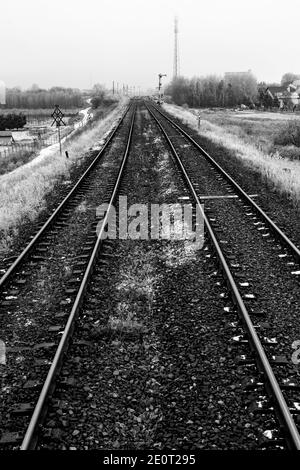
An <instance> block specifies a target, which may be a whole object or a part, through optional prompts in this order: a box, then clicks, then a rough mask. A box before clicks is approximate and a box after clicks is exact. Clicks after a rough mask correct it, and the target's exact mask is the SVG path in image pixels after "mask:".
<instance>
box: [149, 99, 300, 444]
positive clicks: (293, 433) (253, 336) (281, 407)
mask: <svg viewBox="0 0 300 470" xmlns="http://www.w3.org/2000/svg"><path fill="white" fill-rule="evenodd" d="M145 105H146V108H147V109H148V111H149V113H150V114H151V116H152V117H153V118H154V120H155V121H156V123H157V125H158V127H159V128H160V129H161V131H162V133H163V135H164V137H165V139H166V141H167V143H168V145H169V146H170V149H171V152H172V154H173V156H174V157H175V159H176V162H177V163H178V165H179V168H180V170H181V172H182V174H183V176H184V179H185V181H186V183H187V185H188V187H189V189H190V191H191V193H192V195H193V198H194V200H195V202H196V204H197V206H198V207H199V209H200V211H201V214H202V216H203V220H204V222H205V226H206V229H207V231H208V234H209V237H210V239H211V241H212V244H213V247H214V249H215V252H216V254H217V256H218V259H219V263H220V266H221V268H222V270H223V273H224V275H225V279H226V282H227V286H228V288H229V290H230V292H231V294H232V297H233V301H234V303H235V305H236V306H237V309H238V311H239V313H240V317H241V319H242V321H243V323H244V325H245V328H246V330H247V333H248V338H249V341H250V344H251V346H252V349H253V350H254V352H255V354H256V360H257V364H258V367H259V369H260V370H261V371H262V373H263V374H264V377H265V379H266V385H267V390H268V391H269V394H270V395H271V398H272V399H273V400H274V401H275V405H276V406H275V410H276V411H277V414H278V418H279V421H280V423H281V424H282V425H283V426H284V429H285V431H286V440H287V443H288V445H289V447H290V448H291V449H295V450H296V449H297V450H300V435H299V432H298V430H297V426H296V424H295V422H294V420H293V417H292V415H291V413H290V410H289V407H288V405H287V403H286V400H285V398H284V396H283V394H282V391H281V389H280V386H279V384H278V382H277V379H276V377H275V375H274V372H273V370H272V367H271V365H270V362H269V360H268V358H267V356H266V354H265V351H264V348H263V346H262V344H261V342H260V339H259V337H258V335H257V333H256V331H255V328H254V325H253V323H252V321H251V318H250V315H249V313H248V311H247V308H246V306H245V304H244V301H243V299H242V296H241V294H240V292H239V289H238V287H237V285H236V283H235V280H234V278H233V275H232V273H231V271H230V268H229V266H228V264H227V261H226V259H225V256H224V255H223V252H222V249H221V247H220V245H219V243H218V241H217V238H216V236H215V234H214V231H213V229H212V227H211V225H210V223H209V220H208V218H207V217H206V215H205V213H204V210H203V208H202V206H201V202H200V200H199V198H198V196H197V194H196V191H195V189H194V186H193V184H192V182H191V180H190V178H189V176H188V174H187V172H186V169H185V166H184V165H183V163H182V161H181V159H180V157H179V155H178V153H177V152H176V150H175V148H174V146H173V144H172V142H171V140H170V138H169V136H168V134H167V133H166V131H165V129H164V128H163V126H162V125H161V123H160V122H159V120H158V119H157V117H156V116H155V114H154V113H153V112H152V111H151V110H150V108H149V107H148V106H147V104H145Z"/></svg>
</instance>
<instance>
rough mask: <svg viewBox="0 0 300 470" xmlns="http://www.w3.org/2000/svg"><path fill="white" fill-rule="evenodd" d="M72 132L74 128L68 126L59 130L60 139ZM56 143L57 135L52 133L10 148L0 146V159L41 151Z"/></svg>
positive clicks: (18, 143) (15, 143)
mask: <svg viewBox="0 0 300 470" xmlns="http://www.w3.org/2000/svg"><path fill="white" fill-rule="evenodd" d="M73 130H74V126H68V127H66V128H61V131H60V135H61V138H63V137H66V136H67V135H69V134H70V133H71V132H72V131H73ZM56 143H58V134H57V132H53V133H52V134H50V135H47V136H41V137H40V138H35V139H34V140H31V141H25V142H22V141H21V142H14V143H13V144H12V145H10V146H5V147H1V146H0V156H1V157H4V158H5V157H10V156H11V155H13V154H14V153H17V152H20V151H21V152H22V151H23V152H35V151H38V150H41V149H42V148H44V147H48V146H49V145H53V144H56Z"/></svg>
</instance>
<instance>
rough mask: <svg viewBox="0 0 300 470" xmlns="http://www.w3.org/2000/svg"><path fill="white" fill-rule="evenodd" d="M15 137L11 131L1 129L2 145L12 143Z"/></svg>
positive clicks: (0, 140)
mask: <svg viewBox="0 0 300 470" xmlns="http://www.w3.org/2000/svg"><path fill="white" fill-rule="evenodd" d="M13 143H14V138H13V135H12V132H10V131H0V145H12V144H13Z"/></svg>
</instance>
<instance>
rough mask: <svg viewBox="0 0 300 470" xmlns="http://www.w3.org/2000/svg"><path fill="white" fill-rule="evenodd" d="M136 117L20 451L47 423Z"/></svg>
mask: <svg viewBox="0 0 300 470" xmlns="http://www.w3.org/2000/svg"><path fill="white" fill-rule="evenodd" d="M135 114H136V107H134V110H133V115H132V119H131V125H130V130H129V133H128V136H127V144H126V149H125V152H124V154H123V158H122V163H121V166H120V169H119V172H118V176H117V179H116V182H115V185H114V189H113V193H112V196H111V198H110V202H109V204H108V207H107V211H106V214H105V217H104V218H103V219H102V226H101V229H100V231H99V234H98V237H97V241H96V243H95V246H94V248H93V252H92V254H91V257H90V260H89V263H88V265H87V268H86V270H85V273H84V276H83V278H82V281H81V284H80V288H79V291H78V293H77V296H76V299H75V301H74V304H73V307H72V310H71V313H70V315H69V318H68V321H67V324H66V327H65V330H64V333H63V335H62V337H61V340H60V342H59V345H58V348H57V351H56V353H55V356H54V359H53V362H52V364H51V367H50V369H49V372H48V375H47V378H46V380H45V382H44V385H43V388H42V390H41V392H40V395H39V399H38V401H37V404H36V406H35V409H34V412H33V414H32V417H31V420H30V423H29V425H28V428H27V431H26V434H25V437H24V439H23V442H22V444H21V447H20V450H30V449H34V448H35V446H36V442H37V431H38V426H39V424H40V423H41V421H42V419H43V416H44V414H45V410H46V405H47V400H48V397H49V396H50V394H51V393H52V391H53V389H54V387H55V378H56V376H57V374H58V373H59V371H60V368H61V364H62V361H63V355H64V353H65V352H66V350H67V348H68V343H69V339H70V338H71V336H72V333H73V330H74V324H75V319H76V318H77V316H78V314H79V310H80V307H81V305H82V302H83V299H84V295H85V293H86V290H87V286H88V282H89V280H90V278H91V275H92V273H93V269H94V266H95V263H96V261H97V257H98V255H99V252H100V247H101V245H102V236H103V232H104V229H105V225H106V223H107V221H108V217H109V213H110V211H111V208H112V206H113V203H114V201H115V198H116V195H117V191H118V188H119V186H120V182H121V178H122V175H123V170H124V168H125V165H126V162H127V158H128V154H129V150H130V146H131V142H132V133H133V127H134V121H135Z"/></svg>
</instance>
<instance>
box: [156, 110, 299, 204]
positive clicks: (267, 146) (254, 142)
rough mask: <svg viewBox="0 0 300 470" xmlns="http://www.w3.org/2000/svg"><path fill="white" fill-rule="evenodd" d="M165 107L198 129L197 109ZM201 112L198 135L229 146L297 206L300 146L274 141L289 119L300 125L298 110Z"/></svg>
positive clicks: (237, 155)
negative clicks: (279, 143) (292, 111)
mask: <svg viewBox="0 0 300 470" xmlns="http://www.w3.org/2000/svg"><path fill="white" fill-rule="evenodd" d="M164 108H165V109H166V111H168V112H169V113H171V114H173V115H175V116H177V117H179V118H180V119H182V120H183V121H184V122H186V123H187V124H189V125H190V126H191V127H192V128H194V129H195V130H198V126H197V116H196V114H197V113H198V110H193V109H185V108H182V107H179V106H175V105H169V104H164ZM200 115H201V125H200V131H199V130H198V132H199V134H200V135H203V136H204V137H207V138H209V139H210V140H211V141H213V142H215V143H217V144H220V145H223V146H224V147H225V148H227V149H229V150H230V151H231V152H233V153H234V155H235V156H236V157H237V158H240V159H242V160H243V162H244V163H245V164H246V165H248V166H249V167H250V168H254V169H256V170H258V171H259V172H261V173H262V174H263V176H265V177H266V178H268V179H269V180H271V181H272V182H273V183H274V184H275V186H276V188H277V190H278V191H279V192H282V193H285V194H287V195H288V197H289V198H291V199H292V200H293V201H294V202H295V204H296V205H297V206H300V149H299V147H296V146H294V145H288V146H286V145H285V146H283V145H278V144H275V140H276V138H277V137H278V136H279V134H280V133H282V132H283V131H284V130H285V129H286V127H287V124H288V123H289V122H294V121H295V120H296V121H297V122H298V121H299V125H300V116H299V115H298V114H293V113H282V114H281V113H269V112H256V111H229V110H217V111H215V110H209V109H201V110H200Z"/></svg>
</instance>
